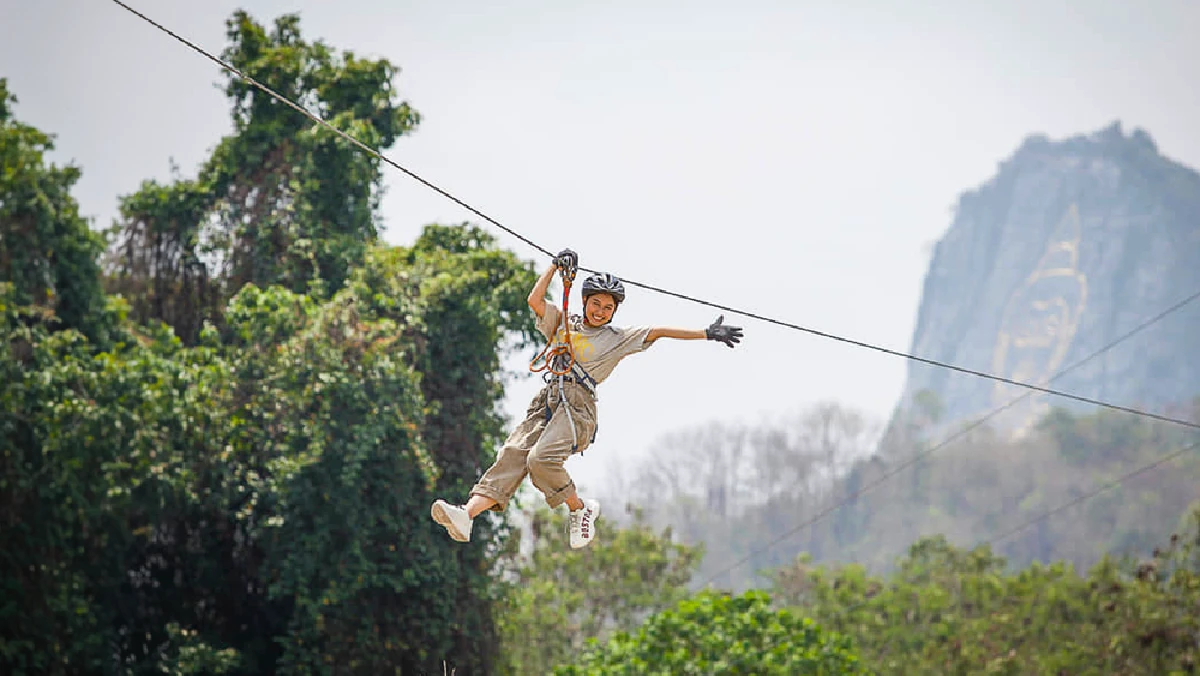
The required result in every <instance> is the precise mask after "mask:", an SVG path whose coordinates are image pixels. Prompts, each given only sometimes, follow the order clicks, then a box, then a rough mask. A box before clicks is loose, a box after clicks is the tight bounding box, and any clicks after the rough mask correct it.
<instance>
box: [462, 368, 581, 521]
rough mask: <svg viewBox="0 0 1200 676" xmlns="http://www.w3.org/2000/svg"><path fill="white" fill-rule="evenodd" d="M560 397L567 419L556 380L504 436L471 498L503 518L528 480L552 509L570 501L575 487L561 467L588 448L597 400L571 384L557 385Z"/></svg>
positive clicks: (540, 394)
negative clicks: (483, 501)
mask: <svg viewBox="0 0 1200 676" xmlns="http://www.w3.org/2000/svg"><path fill="white" fill-rule="evenodd" d="M562 394H563V395H565V396H566V404H567V405H569V406H570V414H569V415H568V411H567V406H563V405H560V404H561V396H560V394H559V384H558V380H557V379H556V380H552V381H551V382H550V383H548V384H547V385H546V386H545V387H543V388H542V389H541V390H539V391H538V393H537V395H535V396H534V397H533V400H532V401H531V402H530V403H529V408H528V409H527V410H526V411H525V420H523V421H522V422H521V424H520V425H518V426H517V428H516V429H514V430H513V431H512V434H510V435H509V436H508V439H507V440H506V441H505V442H504V446H503V447H501V448H500V453H499V455H497V456H496V462H494V463H493V464H492V466H491V467H490V468H488V471H486V472H484V474H483V476H482V477H480V479H479V481H478V482H477V483H476V484H475V486H474V487H473V488H471V495H482V496H483V497H486V498H491V499H492V500H495V501H496V504H495V505H494V506H493V507H492V510H494V511H497V512H502V511H504V509H505V508H506V507H508V501H509V499H510V498H512V496H513V494H514V493H516V492H517V488H518V487H520V485H521V482H522V481H524V480H525V476H526V475H529V478H530V480H531V481H532V482H533V485H534V487H535V488H537V489H538V490H539V491H541V492H542V495H545V496H546V504H548V505H550V508H551V509H553V508H555V507H558V506H559V505H561V504H563V503H564V502H566V501H567V500H570V499H571V498H573V497H575V482H574V481H572V480H571V475H570V474H568V473H567V470H566V468H565V467H564V466H563V465H564V464H565V463H566V461H567V458H569V457H571V454H572V453H574V452H575V451H576V450H577V451H579V452H580V453H582V452H583V451H584V450H585V449H586V448H587V447H588V446H589V445H590V444H591V443H592V438H593V437H594V436H595V434H596V400H595V399H594V398H593V397H592V395H591V393H590V392H588V390H587V388H585V387H584V386H583V385H580V384H578V383H573V382H565V383H563V384H562ZM547 406H549V410H550V416H549V418H547V416H546V411H547ZM572 422H573V423H574V427H575V433H574V434H572V433H571V423H572ZM573 447H574V450H573Z"/></svg>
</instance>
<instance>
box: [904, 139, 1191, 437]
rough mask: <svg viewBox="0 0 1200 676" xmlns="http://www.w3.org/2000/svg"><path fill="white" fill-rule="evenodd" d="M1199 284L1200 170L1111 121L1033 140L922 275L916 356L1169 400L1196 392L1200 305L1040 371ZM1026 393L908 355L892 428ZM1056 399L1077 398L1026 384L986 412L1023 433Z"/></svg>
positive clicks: (1097, 392) (971, 202) (1066, 386)
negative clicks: (998, 411)
mask: <svg viewBox="0 0 1200 676" xmlns="http://www.w3.org/2000/svg"><path fill="white" fill-rule="evenodd" d="M1196 291H1200V175H1198V174H1197V173H1196V172H1195V171H1193V170H1191V169H1188V168H1187V167H1184V166H1182V165H1179V164H1177V163H1175V162H1173V161H1171V160H1169V159H1168V158H1166V157H1164V156H1163V155H1161V154H1159V152H1158V149H1157V148H1156V147H1155V144H1154V142H1153V141H1152V140H1151V139H1150V137H1149V136H1148V135H1147V134H1146V133H1145V132H1143V131H1141V130H1136V131H1134V132H1133V133H1132V134H1131V135H1125V134H1124V133H1123V132H1122V130H1121V127H1120V125H1119V124H1114V125H1112V126H1110V127H1108V128H1105V129H1103V130H1100V131H1098V132H1096V133H1094V134H1091V135H1087V136H1078V137H1074V138H1070V139H1067V140H1064V141H1058V142H1052V141H1050V140H1048V139H1046V138H1045V137H1040V136H1039V137H1030V138H1029V139H1027V140H1026V141H1025V142H1024V143H1023V144H1022V145H1021V147H1020V148H1019V149H1018V150H1017V151H1016V153H1015V154H1014V155H1013V156H1012V157H1011V158H1009V159H1008V160H1006V161H1004V162H1003V163H1002V164H1001V165H1000V169H999V171H998V173H997V175H996V176H995V177H994V178H993V179H992V180H991V181H989V182H988V183H986V184H985V185H983V186H981V187H980V188H978V189H977V190H974V191H971V192H968V193H966V194H964V195H962V197H961V198H960V201H959V204H958V208H957V214H956V216H955V218H954V221H953V223H952V225H951V226H950V228H949V230H948V231H947V232H946V234H945V235H944V236H943V237H942V239H941V240H940V241H939V242H938V244H937V247H936V250H935V252H934V255H933V258H932V261H931V263H930V267H929V271H928V273H927V275H926V278H925V286H924V290H923V293H922V298H921V304H920V310H919V315H918V318H917V325H916V330H915V335H914V337H913V342H912V346H911V349H910V352H911V353H912V354H915V355H918V356H921V357H926V358H931V359H937V360H940V361H944V362H949V363H951V364H956V365H959V366H963V367H967V368H972V369H976V370H980V371H986V372H988V373H994V374H997V375H1001V376H1005V377H1008V378H1012V379H1014V380H1018V381H1022V382H1030V383H1035V384H1039V385H1044V386H1049V387H1052V388H1054V389H1057V390H1064V391H1067V392H1071V393H1075V394H1080V395H1084V396H1088V397H1092V398H1097V399H1102V400H1104V401H1110V402H1113V403H1118V404H1124V405H1137V406H1141V407H1148V408H1151V409H1156V410H1162V409H1163V408H1164V407H1168V406H1172V405H1176V404H1184V403H1186V402H1188V401H1190V400H1191V399H1192V398H1193V397H1196V396H1197V395H1200V302H1196V303H1194V304H1192V305H1190V306H1188V307H1185V308H1184V309H1182V310H1180V311H1178V312H1176V313H1174V314H1172V315H1171V316H1170V317H1168V318H1166V319H1164V320H1163V321H1161V322H1159V323H1158V324H1155V325H1154V326H1153V327H1151V328H1150V329H1147V330H1146V331H1145V332H1143V333H1141V334H1139V336H1138V337H1137V338H1134V339H1131V340H1129V341H1127V342H1126V343H1124V344H1122V345H1121V346H1119V347H1117V348H1115V349H1112V350H1110V351H1109V352H1107V353H1105V354H1104V355H1103V356H1100V357H1097V358H1095V359H1092V360H1091V361H1089V362H1087V363H1086V364H1085V365H1083V366H1080V367H1078V368H1075V369H1072V370H1071V371H1070V372H1069V373H1068V374H1067V375H1064V376H1062V377H1060V378H1057V379H1055V380H1054V381H1053V382H1052V383H1050V382H1049V381H1050V379H1051V378H1052V377H1054V376H1055V375H1056V374H1057V373H1059V372H1060V371H1062V370H1063V369H1065V368H1068V367H1070V366H1071V365H1072V364H1074V363H1076V362H1078V361H1080V360H1082V359H1084V358H1085V357H1087V356H1088V355H1090V354H1091V353H1093V352H1095V351H1097V350H1099V349H1101V348H1102V347H1104V346H1105V345H1107V344H1108V343H1110V342H1112V341H1113V340H1115V339H1116V338H1118V337H1119V336H1120V335H1122V334H1124V333H1125V332H1127V331H1129V330H1130V329H1132V328H1134V327H1136V326H1137V325H1138V324H1140V323H1142V322H1144V321H1146V320H1147V319H1149V318H1151V317H1152V316H1154V315H1156V314H1158V313H1159V312H1161V311H1163V310H1165V309H1166V308H1168V307H1170V306H1171V305H1173V304H1174V303H1176V302H1178V301H1179V300H1182V299H1183V298H1186V297H1187V296H1188V295H1190V294H1192V293H1195V292H1196ZM923 391H925V393H924V394H921V393H922V392H923ZM1026 392H1028V390H1027V389H1026V388H1019V387H1016V386H1010V385H1005V384H1003V383H997V382H995V381H992V380H988V379H984V378H979V377H975V376H970V375H966V374H961V373H956V372H953V371H950V370H947V369H941V368H936V367H933V366H928V365H925V364H920V363H917V362H910V365H909V370H908V377H907V381H906V383H905V388H904V391H903V394H902V397H901V401H900V402H899V404H898V406H897V409H896V413H895V414H894V416H893V420H892V427H893V430H895V429H896V426H897V425H902V424H903V423H905V422H907V421H911V420H912V419H913V418H912V416H913V415H918V414H919V412H920V411H924V412H925V414H928V413H929V412H930V411H933V410H935V409H939V413H940V414H939V415H936V416H935V417H936V418H938V419H939V420H940V422H941V423H942V425H954V424H956V423H961V422H962V421H964V420H966V419H974V418H976V417H978V416H981V415H984V414H987V413H989V412H991V411H992V410H993V409H995V408H998V407H1000V406H1003V405H1004V404H1006V403H1008V402H1010V401H1011V400H1012V399H1014V398H1016V397H1019V396H1021V395H1023V394H1025V393H1026ZM930 393H932V394H933V395H936V396H935V397H931V396H930ZM930 402H936V404H935V405H931V403H930ZM1051 405H1055V406H1066V407H1068V408H1079V405H1076V404H1073V402H1071V401H1070V400H1067V399H1064V398H1062V397H1054V396H1050V395H1038V394H1035V396H1031V397H1029V398H1028V399H1026V400H1025V401H1023V402H1022V403H1021V404H1020V405H1019V406H1016V407H1014V408H1012V409H1009V411H1007V413H1006V414H1005V415H1002V416H998V417H997V418H995V419H993V420H992V421H991V422H990V424H991V425H992V426H993V427H995V428H998V429H1000V430H1003V431H1004V432H1005V433H1007V434H1015V435H1019V434H1021V433H1023V432H1025V431H1028V429H1030V427H1031V425H1033V424H1034V423H1035V422H1036V421H1037V419H1038V418H1039V417H1040V416H1041V415H1043V414H1044V413H1045V412H1046V411H1048V410H1049V407H1050V406H1051ZM927 417H928V416H927Z"/></svg>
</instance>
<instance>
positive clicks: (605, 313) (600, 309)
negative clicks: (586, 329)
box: [583, 293, 617, 326]
mask: <svg viewBox="0 0 1200 676" xmlns="http://www.w3.org/2000/svg"><path fill="white" fill-rule="evenodd" d="M616 311H617V302H616V301H615V300H613V297H612V295H611V294H607V293H593V294H592V295H590V296H588V297H587V299H586V300H584V301H583V321H584V323H585V324H587V325H588V326H604V325H605V324H607V323H609V322H610V321H612V316H613V313H614V312H616Z"/></svg>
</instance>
